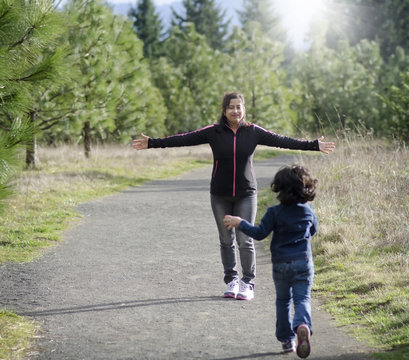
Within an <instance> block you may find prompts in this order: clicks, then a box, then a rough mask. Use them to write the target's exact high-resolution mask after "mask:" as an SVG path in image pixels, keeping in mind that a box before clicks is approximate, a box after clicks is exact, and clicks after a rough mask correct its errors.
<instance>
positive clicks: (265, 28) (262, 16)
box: [237, 0, 286, 42]
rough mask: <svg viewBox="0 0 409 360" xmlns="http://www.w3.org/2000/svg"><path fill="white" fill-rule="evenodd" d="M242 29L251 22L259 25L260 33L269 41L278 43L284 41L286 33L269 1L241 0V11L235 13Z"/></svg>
mask: <svg viewBox="0 0 409 360" xmlns="http://www.w3.org/2000/svg"><path fill="white" fill-rule="evenodd" d="M237 13H238V15H239V19H240V22H241V23H242V25H243V29H245V30H246V28H247V25H246V24H249V23H252V22H258V23H260V25H261V31H262V32H263V33H264V34H266V35H267V36H268V37H269V38H270V39H272V40H275V41H280V42H285V41H286V33H285V31H284V29H283V26H282V24H281V19H280V17H279V16H278V15H276V14H275V11H274V8H273V4H272V2H271V0H243V10H241V11H239V10H238V11H237Z"/></svg>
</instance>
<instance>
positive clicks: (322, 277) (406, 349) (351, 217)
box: [259, 138, 409, 360]
mask: <svg viewBox="0 0 409 360" xmlns="http://www.w3.org/2000/svg"><path fill="white" fill-rule="evenodd" d="M297 162H298V163H301V164H302V165H304V166H306V167H308V168H310V169H311V171H312V173H313V174H314V175H315V176H316V177H317V178H318V180H319V187H318V193H317V197H316V199H315V200H314V204H313V206H314V208H315V211H316V213H317V216H318V219H319V233H318V235H317V236H316V237H314V238H313V252H314V262H315V265H316V277H315V283H314V287H313V291H314V294H313V296H315V297H319V298H320V299H322V300H323V301H324V304H325V307H326V309H327V310H328V311H329V312H330V313H331V314H332V315H333V316H334V318H335V319H336V321H337V322H338V323H339V324H340V325H347V326H348V328H349V329H350V331H351V332H352V333H353V334H354V335H355V336H356V337H357V338H358V339H360V340H362V341H364V342H366V343H367V344H368V345H370V346H372V347H374V348H377V349H379V350H380V351H382V352H380V353H379V354H376V355H375V356H376V357H378V358H379V359H382V360H386V359H388V360H392V359H400V360H401V359H409V236H408V234H409V221H408V219H409V150H408V149H407V148H405V147H402V146H400V145H398V144H385V143H382V142H378V141H375V140H372V139H367V138H357V139H353V140H351V139H347V138H340V139H338V141H337V150H336V151H335V152H334V153H333V154H331V155H330V156H328V157H321V156H320V157H314V156H308V157H306V156H303V157H299V158H298V159H297ZM272 196H273V195H272V194H271V191H270V190H265V191H264V192H262V194H261V196H260V197H259V198H260V206H259V216H261V215H262V213H263V212H264V210H265V207H266V206H271V203H272V201H271V198H272Z"/></svg>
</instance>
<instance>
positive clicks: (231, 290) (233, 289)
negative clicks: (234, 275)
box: [223, 279, 239, 299]
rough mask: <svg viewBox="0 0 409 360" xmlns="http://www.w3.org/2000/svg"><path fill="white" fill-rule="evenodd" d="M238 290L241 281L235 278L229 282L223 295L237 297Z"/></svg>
mask: <svg viewBox="0 0 409 360" xmlns="http://www.w3.org/2000/svg"><path fill="white" fill-rule="evenodd" d="M238 292H239V281H238V280H237V279H233V280H232V281H230V282H229V283H228V284H227V288H226V291H225V292H224V294H223V296H224V297H225V298H233V299H235V298H236V296H237V293H238Z"/></svg>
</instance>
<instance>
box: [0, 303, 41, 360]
mask: <svg viewBox="0 0 409 360" xmlns="http://www.w3.org/2000/svg"><path fill="white" fill-rule="evenodd" d="M36 329H37V325H36V324H35V323H34V322H33V321H30V320H28V319H25V318H22V317H20V316H17V315H15V314H13V313H11V312H8V311H4V310H3V311H0V330H1V332H0V359H21V358H23V357H24V356H26V355H28V354H29V353H30V347H31V344H32V341H33V334H34V333H35V332H36Z"/></svg>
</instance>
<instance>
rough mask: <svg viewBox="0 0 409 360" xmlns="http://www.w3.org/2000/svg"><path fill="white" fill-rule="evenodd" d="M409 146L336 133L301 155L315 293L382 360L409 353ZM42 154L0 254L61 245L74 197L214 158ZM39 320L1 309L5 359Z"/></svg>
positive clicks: (22, 348) (20, 181)
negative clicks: (329, 143) (326, 149)
mask: <svg viewBox="0 0 409 360" xmlns="http://www.w3.org/2000/svg"><path fill="white" fill-rule="evenodd" d="M276 154H277V152H276V151H271V150H268V151H264V150H263V151H262V152H261V153H259V155H258V156H257V158H263V157H271V156H274V155H276ZM293 154H294V152H293ZM408 155H409V154H408V149H406V148H404V147H399V146H398V145H397V144H395V145H389V144H384V143H381V142H377V141H375V140H372V139H365V138H362V139H356V140H351V139H348V138H340V139H338V140H337V149H336V151H335V152H334V154H331V155H329V156H308V157H307V156H303V157H301V156H300V157H299V158H298V159H297V162H299V163H302V164H304V165H305V166H307V167H309V168H310V169H311V170H312V172H313V173H314V175H315V176H316V177H317V178H318V179H319V188H318V189H319V192H318V195H317V198H316V200H315V201H314V208H315V210H316V212H317V215H318V217H319V221H320V230H319V234H318V235H317V236H316V237H314V239H313V247H314V256H315V263H316V278H315V284H314V296H315V297H320V298H321V299H323V301H324V303H325V306H326V308H327V309H328V311H329V312H331V313H332V314H333V315H334V318H335V319H336V320H337V322H338V323H339V324H343V325H347V326H348V328H349V329H351V332H352V333H353V334H354V335H355V336H357V337H358V338H360V339H361V340H362V341H365V342H366V343H367V344H369V345H371V346H373V347H376V348H378V349H379V354H376V356H377V357H378V358H379V359H381V360H397V359H399V360H402V359H409V351H408V347H409V340H408V339H409V332H408V327H409V318H408V313H409V306H408V305H409V290H408V289H409V286H408V285H409V265H408V259H409V256H408V255H409V254H408V252H409V243H408V235H407V234H408V233H409V224H408V218H409V156H408ZM39 159H40V160H41V161H40V163H39V165H38V169H37V170H32V171H21V173H20V174H19V176H18V178H17V180H16V182H15V189H16V194H15V196H13V197H12V198H11V199H10V200H9V201H8V207H7V210H6V212H5V213H3V214H1V215H0V218H1V221H0V263H2V262H3V263H4V262H10V261H30V260H32V259H35V258H37V257H38V256H40V255H41V254H42V252H43V251H44V249H46V248H47V247H49V246H54V245H55V244H58V241H59V240H60V238H61V235H62V233H63V231H64V230H66V229H67V228H68V227H69V226H71V225H72V224H73V223H75V219H76V218H78V216H79V215H78V214H77V213H76V212H75V205H77V204H79V203H81V202H85V201H88V200H91V199H95V198H98V197H103V196H107V195H110V194H113V193H115V192H117V191H120V190H121V189H124V188H126V187H128V186H137V185H140V184H142V183H143V182H145V181H148V180H151V179H152V180H153V179H161V178H167V177H170V176H175V175H177V174H179V173H181V172H183V171H187V170H190V169H193V168H197V167H200V166H203V165H205V164H210V163H211V152H210V149H209V148H208V147H207V146H204V147H193V148H182V149H166V150H162V149H151V150H149V151H143V152H135V151H134V150H132V149H130V148H129V147H119V146H104V147H97V148H95V149H94V153H93V157H92V159H90V160H85V159H84V157H83V154H82V149H81V148H79V147H78V148H77V147H66V146H63V147H59V148H53V149H50V148H40V149H39ZM271 204H272V194H271V192H270V191H261V192H260V196H259V211H258V214H259V216H262V215H263V213H264V208H265V207H266V206H270V205H271ZM37 327H38V326H37V325H36V324H35V323H34V322H32V321H31V320H30V319H25V318H21V317H19V316H17V315H15V314H13V313H11V312H8V311H5V310H3V311H0V358H5V359H21V358H24V355H27V351H29V350H28V349H29V348H30V343H31V341H32V340H33V336H34V335H35V333H36V329H37Z"/></svg>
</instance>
